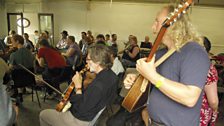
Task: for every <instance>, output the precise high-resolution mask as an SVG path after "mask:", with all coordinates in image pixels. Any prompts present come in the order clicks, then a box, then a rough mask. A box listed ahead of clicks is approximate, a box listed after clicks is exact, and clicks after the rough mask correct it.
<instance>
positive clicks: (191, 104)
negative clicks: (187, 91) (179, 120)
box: [185, 102, 196, 108]
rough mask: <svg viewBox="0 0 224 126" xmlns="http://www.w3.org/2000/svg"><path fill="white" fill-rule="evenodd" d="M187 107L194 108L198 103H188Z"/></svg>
mask: <svg viewBox="0 0 224 126" xmlns="http://www.w3.org/2000/svg"><path fill="white" fill-rule="evenodd" d="M185 105H186V106H187V107H189V108H193V107H194V106H195V105H196V102H187V103H186V104H185Z"/></svg>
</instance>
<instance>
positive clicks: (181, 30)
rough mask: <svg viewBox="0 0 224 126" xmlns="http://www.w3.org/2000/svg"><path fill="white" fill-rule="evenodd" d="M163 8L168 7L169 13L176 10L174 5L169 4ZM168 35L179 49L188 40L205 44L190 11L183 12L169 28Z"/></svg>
mask: <svg viewBox="0 0 224 126" xmlns="http://www.w3.org/2000/svg"><path fill="white" fill-rule="evenodd" d="M163 9H167V11H168V13H171V12H173V11H174V9H175V7H174V5H167V6H165V7H164V8H163ZM167 35H169V36H170V38H171V39H172V40H173V42H174V43H175V46H176V49H177V50H179V49H180V48H181V47H182V46H183V45H184V44H186V43H187V42H192V41H194V42H197V43H198V44H200V45H201V46H203V38H202V37H201V35H200V34H199V32H198V31H197V30H196V28H195V27H194V26H193V24H192V23H191V21H190V18H189V11H187V12H186V14H183V15H182V16H181V17H180V18H179V19H178V20H177V21H176V23H174V24H173V25H172V26H170V27H169V28H168V29H167Z"/></svg>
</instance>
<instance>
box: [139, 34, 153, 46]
mask: <svg viewBox="0 0 224 126" xmlns="http://www.w3.org/2000/svg"><path fill="white" fill-rule="evenodd" d="M140 48H148V49H151V48H152V43H151V42H150V41H149V36H145V41H144V42H141V45H140Z"/></svg>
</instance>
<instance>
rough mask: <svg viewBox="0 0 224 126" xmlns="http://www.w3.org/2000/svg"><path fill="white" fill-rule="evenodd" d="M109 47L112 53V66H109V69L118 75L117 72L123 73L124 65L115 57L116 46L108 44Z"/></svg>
mask: <svg viewBox="0 0 224 126" xmlns="http://www.w3.org/2000/svg"><path fill="white" fill-rule="evenodd" d="M109 48H110V50H111V54H112V56H111V57H112V61H113V66H112V67H111V70H112V71H113V72H114V73H115V74H116V75H118V74H119V73H123V72H124V67H123V65H122V63H121V61H120V60H119V59H118V57H117V52H116V47H113V46H110V47H109Z"/></svg>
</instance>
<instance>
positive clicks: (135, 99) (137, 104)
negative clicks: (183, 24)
mask: <svg viewBox="0 0 224 126" xmlns="http://www.w3.org/2000/svg"><path fill="white" fill-rule="evenodd" d="M192 2H193V0H187V1H186V2H185V3H183V4H179V6H178V8H176V9H175V11H174V12H172V13H171V14H170V15H171V16H169V17H167V18H166V20H165V21H164V22H163V24H162V27H161V29H160V31H159V33H158V35H157V37H156V39H155V42H154V45H153V47H152V49H151V52H150V54H149V56H148V58H147V60H146V62H149V61H151V59H152V57H153V55H154V54H155V53H156V51H157V49H158V47H159V45H160V43H161V40H162V38H163V36H164V34H165V32H166V30H167V28H168V27H169V26H171V25H172V24H173V23H175V22H176V20H177V19H178V18H180V17H181V15H183V14H185V13H186V11H187V9H188V8H189V7H190V5H191V4H192ZM148 83H149V82H148V80H146V79H144V77H143V76H142V75H139V76H138V77H137V79H136V81H135V82H134V84H133V86H132V87H131V89H130V90H129V92H128V94H127V95H126V97H125V98H124V100H123V102H122V106H123V107H124V108H125V109H126V110H128V111H129V112H133V111H135V110H137V109H139V108H141V107H142V106H143V105H144V104H145V103H146V101H147V99H148V90H149V88H148V87H149V85H148Z"/></svg>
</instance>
